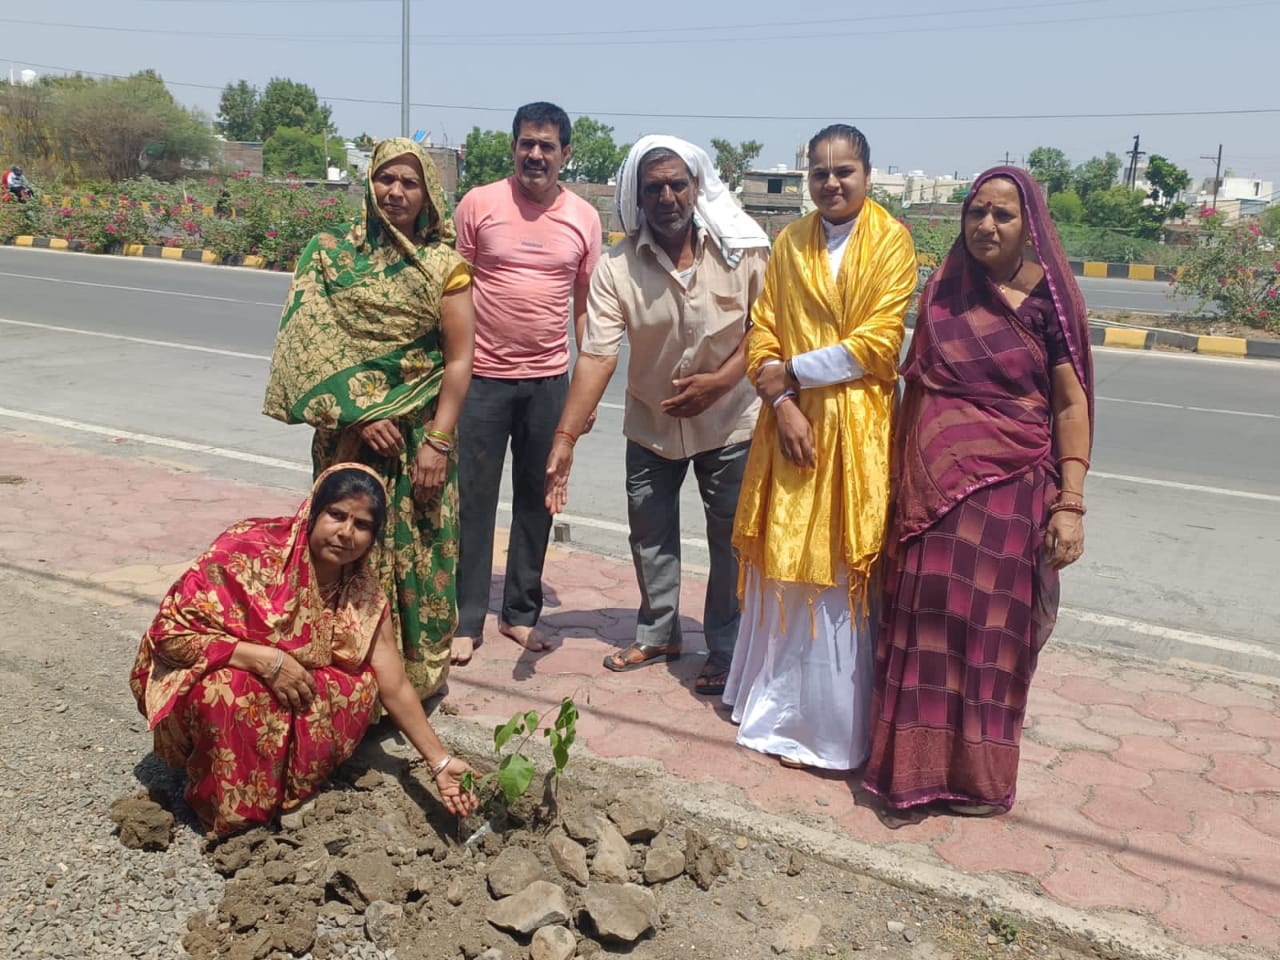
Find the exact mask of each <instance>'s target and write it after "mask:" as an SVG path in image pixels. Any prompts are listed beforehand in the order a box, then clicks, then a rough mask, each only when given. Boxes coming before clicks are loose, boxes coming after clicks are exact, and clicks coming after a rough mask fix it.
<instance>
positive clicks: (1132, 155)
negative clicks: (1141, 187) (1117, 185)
mask: <svg viewBox="0 0 1280 960" xmlns="http://www.w3.org/2000/svg"><path fill="white" fill-rule="evenodd" d="M1138 142H1139V137H1138V134H1136V133H1135V134H1134V135H1133V149H1132V150H1130V151H1128V154H1129V172H1128V173H1127V174H1126V175H1125V178H1124V179H1125V183H1127V184H1128V185H1129V189H1130V190H1136V189H1138V158H1139V157H1145V156H1146V155H1147V154H1146V151H1144V150H1139V149H1138Z"/></svg>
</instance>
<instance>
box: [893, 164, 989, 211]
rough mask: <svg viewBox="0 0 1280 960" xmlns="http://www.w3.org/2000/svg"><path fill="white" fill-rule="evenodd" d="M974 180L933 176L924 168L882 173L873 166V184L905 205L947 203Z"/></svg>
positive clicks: (967, 187)
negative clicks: (904, 171)
mask: <svg viewBox="0 0 1280 960" xmlns="http://www.w3.org/2000/svg"><path fill="white" fill-rule="evenodd" d="M890 169H892V168H890ZM973 180H974V178H973V177H958V176H945V175H944V176H938V177H931V176H929V175H928V174H926V173H925V172H924V171H923V170H910V171H908V172H906V173H902V172H898V173H882V172H881V171H880V170H878V169H876V168H875V167H872V168H871V185H872V186H873V187H876V188H878V189H879V190H882V191H883V192H884V193H885V194H886V195H887V196H890V197H893V198H895V199H897V200H901V201H902V203H903V205H904V206H911V205H912V204H917V203H947V202H948V201H950V199H951V197H952V196H953V195H954V194H955V193H956V191H957V190H965V191H967V190H968V189H969V187H970V186H972V185H973Z"/></svg>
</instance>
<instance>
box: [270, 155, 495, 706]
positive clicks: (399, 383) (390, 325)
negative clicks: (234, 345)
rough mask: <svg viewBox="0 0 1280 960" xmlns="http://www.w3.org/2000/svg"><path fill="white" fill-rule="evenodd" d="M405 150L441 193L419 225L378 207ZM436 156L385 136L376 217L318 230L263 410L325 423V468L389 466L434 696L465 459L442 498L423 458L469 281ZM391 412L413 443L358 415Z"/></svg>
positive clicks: (409, 629) (419, 641)
mask: <svg viewBox="0 0 1280 960" xmlns="http://www.w3.org/2000/svg"><path fill="white" fill-rule="evenodd" d="M405 154H409V155H412V156H414V157H416V158H417V159H418V162H419V163H420V164H421V165H422V171H423V175H424V183H425V184H426V187H427V193H428V203H427V205H426V207H425V208H424V209H423V212H422V215H421V216H420V217H419V219H418V223H417V225H416V228H415V230H414V236H413V237H406V236H405V235H404V234H402V233H401V232H400V231H399V230H397V229H396V228H395V227H393V226H392V225H391V224H390V222H389V221H388V220H387V219H386V217H385V215H384V214H383V213H382V211H381V210H380V209H379V208H378V205H377V203H376V202H375V199H374V195H373V183H372V177H373V174H374V173H375V172H376V171H377V170H378V169H379V168H380V167H381V166H382V165H384V164H386V163H387V162H388V161H390V160H393V159H395V158H396V157H400V156H403V155H405ZM445 210H446V206H445V201H444V190H443V188H442V186H441V184H440V178H439V174H438V173H437V171H436V167H435V163H434V162H433V161H432V160H431V158H430V157H428V156H427V155H426V154H425V152H424V151H423V150H422V149H421V148H420V147H419V146H418V145H417V144H416V143H414V142H413V141H411V140H406V139H393V140H384V141H382V142H381V143H379V144H378V146H377V148H376V149H375V150H374V153H373V159H372V161H371V162H370V164H369V179H368V181H367V182H366V184H365V198H364V215H363V217H362V218H361V219H360V220H359V221H357V222H355V223H353V224H351V225H349V226H347V227H343V228H337V229H335V230H329V231H325V232H323V233H319V234H317V235H316V236H315V237H314V238H312V240H311V242H310V243H309V244H308V245H307V247H306V249H304V250H303V252H302V256H301V257H300V258H299V260H298V269H297V272H296V273H295V274H294V278H293V286H292V287H291V288H290V290H289V296H288V300H287V301H286V304H285V309H284V316H283V317H282V319H281V321H280V331H279V333H278V334H277V336H276V344H275V351H274V353H273V355H272V357H271V375H270V380H269V382H268V385H267V395H266V400H265V403H264V406H263V412H264V413H265V414H266V415H267V416H269V417H274V418H275V419H277V420H282V421H284V422H285V423H309V424H310V425H311V426H313V427H314V428H315V431H316V432H315V439H314V442H313V443H312V446H311V456H312V463H313V467H314V470H315V473H316V475H317V476H318V475H319V474H320V473H321V472H322V471H324V470H325V469H326V468H328V467H329V466H331V465H332V464H334V463H341V462H344V461H358V462H360V463H364V464H367V465H368V466H370V467H372V468H373V469H374V470H376V471H378V473H379V474H380V475H381V476H382V479H383V481H384V482H385V484H386V487H387V524H386V530H385V532H384V533H383V542H382V549H381V550H380V551H378V556H377V559H376V561H375V562H376V563H377V565H378V569H379V573H380V575H381V578H382V583H383V586H384V587H385V589H386V590H387V593H388V596H389V597H390V599H391V613H392V624H393V627H394V628H395V629H396V633H397V635H398V637H399V638H400V649H401V653H402V654H403V655H404V661H405V671H406V672H407V673H408V675H409V678H410V679H411V680H412V681H413V685H414V687H415V688H416V689H417V691H418V693H419V694H420V695H421V696H423V697H426V696H430V695H431V694H432V693H434V692H435V691H436V690H438V689H439V688H440V686H441V685H442V684H443V683H444V681H445V678H446V677H447V676H448V672H449V645H450V641H451V640H452V639H453V631H454V628H455V627H456V626H457V621H458V604H457V594H456V590H455V581H454V574H455V566H456V563H457V558H458V475H457V462H456V460H455V459H454V458H453V457H450V465H449V474H448V479H447V480H446V481H445V485H444V488H443V490H442V491H441V494H440V496H439V497H438V498H436V499H434V500H431V501H421V500H418V499H415V497H414V493H413V486H412V483H411V482H410V468H411V466H412V464H413V461H414V458H415V457H416V456H417V454H418V450H419V449H420V448H421V446H422V444H423V443H424V442H425V434H426V432H427V430H428V429H430V424H431V421H432V418H433V416H434V413H435V405H436V398H437V397H438V396H439V394H440V387H441V383H442V381H443V378H444V354H443V351H442V344H441V332H440V305H441V300H442V298H443V296H444V294H445V292H446V290H448V291H452V290H456V289H460V288H463V287H465V286H467V284H469V283H470V273H469V268H468V267H467V265H466V264H465V262H464V261H463V260H462V258H461V257H460V256H459V255H458V254H457V253H456V252H455V251H454V250H453V248H452V246H451V243H452V241H453V238H454V235H453V224H452V222H450V221H449V220H447V219H446V218H445V216H444V211H445ZM373 420H392V421H394V422H395V424H396V425H397V426H398V427H399V428H400V433H401V435H402V436H403V437H404V440H405V449H404V451H403V452H402V453H401V454H400V455H399V456H398V457H394V458H392V457H383V456H380V455H379V454H376V453H374V452H373V451H372V450H371V449H370V448H369V447H367V446H366V445H365V444H364V443H363V442H362V441H361V439H360V435H359V432H358V430H356V429H352V428H354V427H358V426H359V425H361V424H365V423H369V422H371V421H373Z"/></svg>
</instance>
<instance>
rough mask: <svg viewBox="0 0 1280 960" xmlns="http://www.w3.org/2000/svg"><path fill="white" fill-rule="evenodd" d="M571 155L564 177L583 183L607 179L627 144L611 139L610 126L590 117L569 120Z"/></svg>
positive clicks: (620, 160)
mask: <svg viewBox="0 0 1280 960" xmlns="http://www.w3.org/2000/svg"><path fill="white" fill-rule="evenodd" d="M572 143H573V156H572V157H571V158H570V159H569V163H568V164H567V165H566V166H565V170H564V173H565V179H567V180H579V181H584V182H586V183H608V182H609V180H610V178H611V177H613V175H614V174H616V173H617V172H618V167H620V166H621V165H622V161H623V159H624V158H625V157H626V155H627V151H628V150H629V149H631V147H630V144H623V145H622V146H620V147H619V146H617V145H615V144H614V142H613V127H610V126H608V125H607V124H603V123H601V122H600V121H598V120H592V119H591V118H590V117H586V116H583V117H579V118H578V119H577V120H575V121H574V122H573V140H572Z"/></svg>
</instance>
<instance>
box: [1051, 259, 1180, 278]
mask: <svg viewBox="0 0 1280 960" xmlns="http://www.w3.org/2000/svg"><path fill="white" fill-rule="evenodd" d="M1068 262H1069V263H1070V264H1071V272H1072V273H1074V274H1075V275H1076V276H1077V277H1093V278H1095V279H1098V280H1161V281H1163V282H1165V283H1168V282H1169V281H1170V280H1172V279H1173V277H1174V274H1175V273H1177V268H1176V267H1159V266H1156V265H1155V264H1154V263H1107V262H1106V261H1105V260H1070V261H1068Z"/></svg>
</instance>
